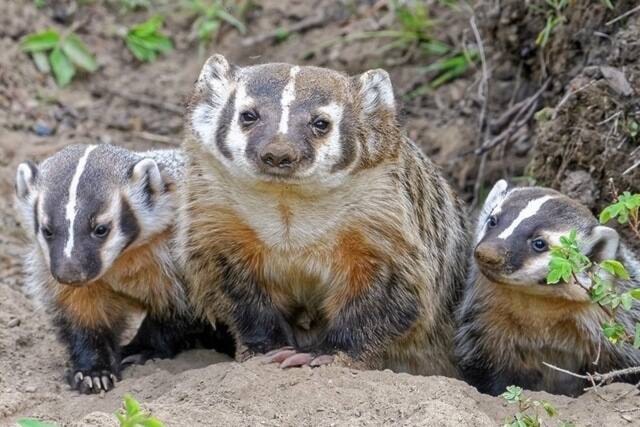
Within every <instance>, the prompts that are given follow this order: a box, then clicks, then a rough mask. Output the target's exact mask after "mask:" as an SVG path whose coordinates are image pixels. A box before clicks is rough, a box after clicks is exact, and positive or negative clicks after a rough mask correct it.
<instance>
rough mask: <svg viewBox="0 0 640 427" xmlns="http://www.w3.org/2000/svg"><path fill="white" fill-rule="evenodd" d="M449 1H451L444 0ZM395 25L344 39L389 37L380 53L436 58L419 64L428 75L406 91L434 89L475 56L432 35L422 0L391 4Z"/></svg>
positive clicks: (432, 25) (456, 74) (458, 73)
mask: <svg viewBox="0 0 640 427" xmlns="http://www.w3.org/2000/svg"><path fill="white" fill-rule="evenodd" d="M448 3H453V2H448ZM392 4H393V7H394V11H395V18H396V28H391V29H386V30H379V31H365V32H359V33H355V34H352V35H350V36H347V38H346V39H347V40H358V39H368V38H383V39H389V40H390V42H389V43H387V44H386V45H383V46H382V47H381V48H380V49H379V53H380V54H385V53H386V52H389V51H391V50H400V51H403V52H405V55H404V56H403V60H404V61H408V60H410V59H412V58H414V57H425V58H434V57H435V58H436V59H435V60H434V61H433V62H432V63H431V64H429V65H427V66H425V67H422V68H421V70H420V71H421V72H422V73H424V74H429V75H430V76H431V77H430V81H429V83H428V84H426V85H422V86H420V87H418V88H417V89H416V90H414V91H413V92H411V93H410V94H408V97H410V98H411V97H414V96H418V95H421V94H423V93H425V92H428V91H429V90H430V89H434V88H437V87H438V86H441V85H443V84H445V83H448V82H450V81H451V80H454V79H455V78H457V77H459V76H461V75H463V74H464V73H466V72H467V71H468V70H469V69H470V68H471V67H472V66H473V64H474V63H475V62H476V61H477V59H478V52H477V51H476V50H475V49H463V50H459V49H454V48H452V47H451V46H449V45H448V44H447V43H445V42H443V41H441V40H439V39H438V38H437V37H435V35H434V32H435V30H436V28H435V25H436V21H434V20H432V19H431V17H430V15H429V10H428V8H427V6H426V4H425V2H421V1H413V2H403V3H402V4H400V3H399V2H398V1H394V2H393V3H392Z"/></svg>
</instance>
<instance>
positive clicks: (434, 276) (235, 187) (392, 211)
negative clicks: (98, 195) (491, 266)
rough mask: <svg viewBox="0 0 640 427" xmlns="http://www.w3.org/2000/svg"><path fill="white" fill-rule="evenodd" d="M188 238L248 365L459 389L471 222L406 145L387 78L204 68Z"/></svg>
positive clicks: (198, 287)
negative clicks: (455, 382) (438, 378)
mask: <svg viewBox="0 0 640 427" xmlns="http://www.w3.org/2000/svg"><path fill="white" fill-rule="evenodd" d="M190 125H191V131H192V132H191V134H190V135H189V136H188V138H187V139H186V141H185V144H184V147H185V149H186V154H187V158H188V161H187V177H186V180H185V183H186V184H185V186H184V192H182V193H181V194H182V196H183V197H184V203H182V204H181V211H180V219H179V221H178V223H179V227H180V229H179V233H178V236H179V238H178V240H179V242H180V247H181V249H180V253H181V255H183V256H184V259H183V261H184V265H185V273H186V276H187V278H188V283H189V285H190V286H191V291H192V292H191V296H192V299H193V302H194V304H195V305H196V306H197V308H199V309H200V311H201V312H202V313H204V314H206V315H207V316H208V317H209V319H210V320H211V321H216V320H221V321H222V322H224V323H226V324H229V325H230V329H231V331H232V332H233V334H234V335H235V337H236V339H237V341H238V342H239V344H240V345H241V347H240V348H239V350H241V354H239V356H241V358H245V357H248V356H251V355H256V354H261V353H268V352H271V351H273V350H278V349H281V348H284V349H283V350H282V351H276V352H275V353H271V354H270V358H271V359H270V360H272V361H275V362H280V363H281V366H282V367H289V366H300V365H307V364H308V365H319V364H324V363H329V362H331V361H336V362H339V363H341V364H350V365H352V366H357V367H365V368H383V367H387V368H391V369H394V370H397V371H408V372H413V373H420V374H442V375H456V369H455V366H454V363H453V333H454V318H453V307H454V305H455V303H456V301H457V298H458V295H459V292H460V291H461V287H462V285H463V281H464V277H465V274H466V271H465V265H466V262H467V257H466V253H467V248H468V247H469V242H468V239H467V234H466V231H465V230H466V224H465V218H466V215H465V213H464V208H463V205H462V203H461V202H460V200H459V199H458V198H457V197H456V196H455V195H454V193H453V191H452V190H451V188H450V187H449V185H448V184H447V182H446V181H445V179H444V178H443V177H442V176H441V175H440V173H439V172H438V170H437V168H436V167H435V166H434V165H433V164H432V163H431V161H429V160H428V159H427V158H425V157H424V156H423V154H422V153H421V152H420V149H419V148H418V147H416V146H415V145H414V144H413V143H412V142H411V141H409V140H407V139H405V138H403V136H402V133H401V131H400V130H399V128H398V123H397V121H396V107H395V101H394V97H393V89H392V86H391V82H390V80H389V76H388V75H387V73H386V72H384V71H382V70H372V71H368V72H366V73H364V74H362V75H360V76H356V77H348V76H346V75H344V74H342V73H339V72H337V71H333V70H329V69H323V68H316V67H301V66H294V65H289V64H263V65H256V66H249V67H242V68H240V67H236V66H233V65H231V64H229V63H228V62H227V60H226V59H225V58H224V57H222V56H219V55H216V56H213V57H211V58H210V59H209V60H208V61H207V63H206V64H205V65H204V67H203V69H202V72H201V74H200V77H199V79H198V81H197V83H196V87H195V92H194V94H193V96H192V99H191V102H190Z"/></svg>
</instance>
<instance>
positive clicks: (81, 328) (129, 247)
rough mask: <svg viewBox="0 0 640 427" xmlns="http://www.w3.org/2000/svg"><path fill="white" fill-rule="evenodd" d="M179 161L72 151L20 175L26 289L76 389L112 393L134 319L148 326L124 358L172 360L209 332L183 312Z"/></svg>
mask: <svg viewBox="0 0 640 427" xmlns="http://www.w3.org/2000/svg"><path fill="white" fill-rule="evenodd" d="M183 167H184V165H183V158H182V154H181V153H180V152H178V151H175V150H174V151H171V150H166V151H154V152H146V153H134V152H131V151H128V150H125V149H122V148H117V147H114V146H110V145H72V146H69V147H66V148H65V149H63V150H61V151H60V152H58V153H57V154H55V155H53V156H52V157H50V158H48V159H46V160H45V161H44V162H42V164H40V165H39V166H36V165H35V164H33V163H31V162H26V163H22V164H21V165H20V166H19V167H18V171H17V177H16V193H17V205H18V208H19V211H20V214H21V217H22V223H23V225H24V226H25V227H26V231H27V233H28V235H29V237H30V238H31V243H30V246H29V248H28V252H27V255H26V259H25V268H26V273H27V286H28V289H29V290H30V291H31V292H32V293H33V294H35V296H37V297H38V298H39V299H40V300H41V301H42V302H43V303H44V304H45V305H46V306H47V307H48V308H49V309H50V311H52V312H53V316H54V322H55V325H56V326H57V328H58V330H59V335H60V337H61V339H62V341H63V342H64V344H66V346H67V348H68V350H69V354H70V358H71V365H72V366H71V367H72V370H71V372H70V374H69V378H68V381H69V383H70V384H71V386H72V387H73V388H74V389H78V390H79V391H81V392H85V393H91V392H99V391H100V390H105V391H106V390H109V389H111V388H113V386H114V385H115V382H116V380H117V379H118V376H119V374H120V362H121V352H120V346H119V339H120V334H121V332H122V329H123V328H124V326H125V322H126V321H127V319H128V317H129V315H130V314H131V313H132V312H135V311H136V310H139V309H142V310H146V311H147V316H146V318H145V320H144V321H143V324H142V326H141V328H140V330H139V332H138V335H137V336H136V337H135V338H134V339H133V341H132V342H131V343H130V344H129V345H128V346H127V347H125V348H124V350H123V353H122V354H123V355H124V356H129V357H130V359H132V360H137V361H140V360H144V359H146V358H149V357H170V356H172V355H174V354H175V353H176V352H177V351H178V350H179V349H181V348H183V347H185V346H187V344H188V341H189V340H190V339H192V338H193V339H195V337H197V334H198V333H199V332H200V331H202V334H203V337H205V336H206V335H207V333H208V331H210V330H211V329H210V325H208V324H207V325H204V324H202V323H200V322H197V321H193V320H192V319H191V317H190V316H189V315H188V314H187V313H186V312H185V310H186V298H185V292H184V288H183V283H182V281H181V278H180V275H179V274H178V270H177V269H176V267H175V264H174V261H173V260H174V257H173V253H172V233H173V227H174V219H175V215H176V209H177V206H176V203H177V200H176V199H177V197H176V190H175V188H176V185H175V181H176V180H177V179H179V177H180V176H181V173H182V172H181V171H182V169H183Z"/></svg>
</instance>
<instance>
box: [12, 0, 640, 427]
mask: <svg viewBox="0 0 640 427" xmlns="http://www.w3.org/2000/svg"><path fill="white" fill-rule="evenodd" d="M59 3H61V4H67V3H70V2H59ZM96 3H97V4H92V5H90V6H86V7H80V8H79V9H78V10H77V11H76V12H75V17H74V19H75V20H83V19H84V20H86V21H87V24H85V25H84V26H82V27H81V28H80V29H79V30H78V33H79V34H80V35H81V36H82V38H83V39H84V40H85V41H86V42H87V43H88V44H90V45H91V46H92V48H93V49H94V52H96V53H97V57H98V61H99V63H100V65H101V68H100V70H99V71H98V72H97V73H96V74H94V75H93V76H91V77H85V78H82V77H81V78H79V79H78V80H76V81H74V82H73V84H72V85H71V86H70V87H69V88H67V89H58V88H57V87H56V86H55V84H54V83H53V82H52V81H51V79H50V78H49V77H46V76H43V75H40V74H39V73H38V72H37V71H36V70H35V68H34V66H33V64H32V63H31V61H30V60H29V59H28V58H27V57H26V56H25V55H24V54H23V53H22V52H21V51H20V49H19V45H18V41H19V39H20V37H22V36H23V35H24V34H26V33H29V32H32V31H34V30H36V29H42V28H46V27H48V26H51V25H54V26H56V25H58V24H55V23H53V21H52V19H51V17H50V13H51V11H49V10H36V9H35V7H34V6H33V5H32V3H31V2H27V1H25V2H15V1H11V0H0V11H1V13H0V425H12V423H13V422H14V421H15V420H16V419H17V418H19V417H23V416H35V417H39V418H42V419H47V420H54V421H58V422H60V423H61V424H62V425H105V426H106V425H116V419H115V417H114V416H113V415H112V414H113V412H114V411H116V410H117V409H118V408H119V407H120V402H121V399H122V395H123V394H124V393H125V392H131V393H133V394H134V395H135V396H136V397H137V398H138V399H139V400H140V401H142V402H143V403H144V405H145V407H147V408H148V409H150V410H152V412H153V414H154V415H156V416H157V417H159V418H161V419H162V420H163V421H165V422H166V424H167V425H170V426H171V425H176V426H177V425H257V424H264V425H300V424H305V425H378V424H394V425H443V426H444V425H446V426H449V425H451V426H454V425H455V426H460V425H465V426H467V425H468V426H484V425H487V426H489V425H497V424H501V423H502V422H503V421H504V419H505V417H507V416H509V415H510V414H513V413H514V411H515V408H513V407H512V406H508V405H507V404H506V403H505V402H504V401H503V400H502V399H500V398H493V397H489V396H485V395H481V394H479V393H477V392H476V391H475V389H473V388H471V387H469V386H467V385H465V384H464V383H462V382H460V381H457V380H451V379H445V378H440V377H430V378H427V377H415V376H409V375H398V374H394V373H391V372H386V371H385V372H357V371H351V370H347V369H342V368H332V367H325V368H320V369H316V370H310V369H294V370H288V371H281V370H279V369H278V368H276V367H274V366H265V365H263V364H261V363H260V362H259V361H257V360H251V361H248V362H246V363H243V364H237V363H234V362H232V361H230V360H229V359H226V358H224V357H223V356H220V355H218V354H216V353H213V352H207V351H191V352H187V353H185V354H182V355H180V356H179V357H177V358H176V359H175V360H162V361H152V362H149V363H147V364H146V365H145V366H136V367H132V368H130V369H127V370H126V371H125V372H124V379H123V381H122V382H121V383H119V384H118V386H117V388H116V389H115V390H114V391H112V392H110V393H107V394H106V395H100V396H80V395H78V394H77V393H75V392H72V391H70V390H69V389H68V387H67V386H66V385H65V384H64V383H63V380H62V378H63V372H64V369H65V362H66V355H65V352H64V350H63V348H62V347H61V345H60V344H59V343H58V342H57V341H56V339H55V333H54V330H53V328H52V327H51V325H50V323H49V320H48V317H47V315H46V313H43V312H42V311H41V310H39V309H38V308H37V307H36V306H35V305H34V303H33V301H31V300H29V299H28V298H27V297H26V296H25V294H24V293H23V290H22V288H23V278H22V276H21V273H20V253H21V248H22V247H24V240H23V236H22V233H21V231H20V228H19V224H17V222H16V218H15V214H14V211H13V176H14V172H15V168H16V166H17V164H18V163H19V162H20V161H22V160H24V159H33V160H39V159H42V158H44V157H46V156H47V155H49V154H51V153H52V152H54V151H56V150H57V149H59V148H60V147H62V146H64V145H66V144H70V143H78V142H82V143H86V142H94V143H95V142H111V143H116V144H122V145H124V146H127V147H131V148H150V147H166V146H173V145H177V144H179V141H180V135H181V132H182V111H183V105H184V101H185V99H186V97H187V96H188V94H189V91H190V88H191V85H192V83H193V80H194V79H195V77H196V76H197V74H198V71H199V68H200V66H201V64H202V62H203V60H204V58H203V57H201V56H198V54H197V47H196V46H195V45H194V43H193V42H192V41H191V40H190V39H189V37H188V33H189V31H188V22H186V21H185V20H184V19H183V18H181V17H179V16H175V17H171V18H170V19H168V22H167V25H168V27H169V29H170V31H171V33H172V34H175V35H176V36H175V38H174V42H175V44H176V50H175V51H174V52H172V53H171V54H170V55H168V56H166V57H162V58H161V59H160V60H158V61H157V62H154V63H153V64H146V65H139V64H137V63H135V62H134V61H133V59H132V58H131V57H130V56H129V54H128V53H127V52H126V50H125V49H124V47H123V46H122V41H121V40H119V39H118V38H117V37H116V36H114V35H113V34H114V28H116V27H117V26H118V25H123V24H125V25H128V24H131V23H133V22H137V21H140V20H141V19H142V18H143V17H145V15H144V13H142V12H140V13H133V14H127V15H126V16H120V15H118V14H117V12H114V11H113V10H110V9H108V8H106V7H105V6H103V5H101V3H100V2H96ZM261 3H262V8H261V9H259V10H258V11H257V12H254V13H253V15H251V16H250V19H251V22H252V24H251V26H250V34H249V36H254V35H256V34H261V33H262V32H264V31H272V30H273V29H274V28H276V27H277V26H279V25H289V24H291V23H292V22H296V21H299V20H300V19H302V18H304V17H305V16H308V15H310V14H312V13H315V12H316V11H318V10H323V11H327V13H335V16H333V18H332V19H331V20H329V21H328V22H326V23H325V24H324V25H323V26H322V27H321V28H314V29H311V30H309V31H307V32H305V33H304V34H296V35H293V36H292V37H291V38H290V39H288V40H287V41H286V42H285V43H281V44H276V45H273V46H272V45H270V44H266V45H265V44H264V43H262V44H260V43H258V44H254V45H252V46H243V45H242V44H241V43H240V39H239V37H238V35H237V34H235V32H233V31H226V32H225V33H223V34H222V36H221V37H220V38H219V40H218V41H217V43H216V48H215V51H218V52H222V53H224V54H226V55H228V56H229V57H230V58H231V59H232V60H237V61H239V62H241V63H244V64H247V63H251V62H259V61H289V62H296V63H311V64H316V65H323V66H329V67H333V68H337V69H342V70H346V71H349V72H354V73H355V72H360V71H362V70H363V69H366V68H367V67H371V66H380V65H382V66H385V64H384V62H381V59H380V58H377V59H376V58H375V55H372V54H371V52H375V47H376V45H375V44H373V45H367V44H366V43H365V44H364V45H358V46H355V47H354V46H342V47H339V48H338V47H335V46H334V47H329V48H318V49H317V50H315V51H314V53H313V55H309V54H308V51H310V50H313V49H312V48H313V47H314V46H321V45H322V44H323V42H324V41H326V40H328V39H330V38H334V37H335V36H336V34H342V33H346V32H349V31H353V30H354V28H358V29H370V28H369V27H375V25H376V22H375V20H374V19H359V20H354V19H351V18H349V17H348V16H344V13H343V12H341V11H340V10H338V11H334V10H333V7H334V6H333V5H334V2H328V1H324V0H323V1H320V2H318V3H320V4H319V5H316V6H315V7H314V8H310V7H309V4H308V3H305V2H301V1H295V0H290V1H287V2H277V1H265V2H261ZM433 3H435V2H433ZM363 8H364V7H363ZM363 10H365V9H363ZM366 10H368V9H366ZM435 10H436V11H438V9H437V7H436V8H435ZM360 12H361V11H357V13H360ZM442 13H443V14H445V15H442V16H441V17H442V18H443V19H448V18H450V20H449V21H447V22H449V23H450V25H448V26H447V28H446V31H447V33H451V34H446V35H443V37H447V38H450V39H453V38H455V37H457V36H456V34H462V33H466V34H467V36H469V29H468V28H467V17H462V18H461V19H458V20H456V19H455V17H452V16H448V15H446V13H451V12H447V11H443V12H442ZM365 53H366V54H365ZM305 58H306V59H305ZM390 71H391V74H392V79H393V81H394V84H395V85H396V90H397V91H398V94H399V95H401V94H404V93H407V92H408V91H410V90H411V89H413V88H415V85H416V82H417V79H416V77H415V76H416V73H415V67H413V66H411V65H407V66H404V67H392V68H390ZM498 71H500V70H498ZM505 75H506V74H505ZM496 79H497V83H496V87H497V88H498V89H497V92H498V95H500V93H509V94H512V95H514V94H515V93H516V92H518V88H521V87H524V86H523V85H521V84H520V82H518V81H516V80H515V79H513V75H512V76H511V77H510V78H509V77H504V78H502V80H501V77H500V73H497V76H496ZM478 81H479V72H478V71H477V70H476V71H475V72H472V73H470V74H469V75H467V76H465V77H464V78H462V79H459V80H457V81H455V82H454V83H452V84H450V85H446V86H444V87H442V88H441V89H438V90H437V91H435V92H433V93H431V94H429V95H426V96H423V97H419V98H417V99H412V100H405V103H404V107H405V108H404V113H403V114H404V115H403V120H404V121H405V123H406V128H407V132H408V133H409V135H411V136H412V137H413V138H414V139H416V140H417V141H418V142H419V143H420V144H421V145H422V146H423V147H424V149H425V151H426V152H427V153H428V154H429V155H431V156H432V157H433V158H434V159H435V160H436V161H437V162H438V163H440V164H441V165H442V166H443V169H444V170H445V172H446V173H447V174H448V176H449V177H450V178H451V180H452V182H453V183H454V184H455V185H456V186H457V188H458V189H459V190H460V191H461V192H462V193H463V194H464V195H465V196H466V197H467V198H469V197H470V193H469V190H470V188H472V187H473V179H474V178H475V177H476V174H477V161H476V160H475V159H474V158H468V157H467V158H461V157H460V154H461V153H463V152H464V151H467V150H468V149H469V147H474V146H475V144H476V140H477V130H476V128H477V114H478V111H479V109H480V107H481V103H480V102H479V101H478V97H477V84H478ZM515 86H517V88H516V89H515V92H514V87H515ZM525 89H526V88H525ZM525 89H522V91H523V96H524V95H526V94H527V93H530V88H529V89H527V90H525ZM527 91H529V92H527ZM498 98H499V96H498ZM504 98H505V101H504V104H500V103H499V102H498V103H497V104H495V105H492V106H491V109H494V110H496V111H498V110H500V109H504V108H506V107H505V105H507V104H508V102H513V101H514V96H511V98H512V99H511V101H509V99H508V97H506V96H504ZM141 100H142V102H140V101H141ZM146 100H149V101H150V102H145V101H146ZM42 126H44V127H45V128H48V129H49V130H50V135H48V136H38V135H36V132H35V130H34V129H35V128H36V127H40V128H42ZM525 139H526V138H525ZM523 141H524V139H523ZM530 148H531V146H530V145H528V146H527V145H526V144H525V146H524V148H523V146H522V144H520V147H516V154H513V152H512V151H510V150H511V149H507V150H506V152H505V151H503V152H501V154H500V156H499V157H497V159H495V160H491V159H490V161H489V162H488V166H487V170H486V174H485V176H486V177H487V178H493V177H496V176H500V175H504V174H508V175H518V174H522V173H523V170H524V166H525V165H526V163H527V161H528V157H527V153H528V151H529V149H530ZM510 153H511V154H510ZM505 156H506V159H505ZM631 391H633V390H632V387H631V386H628V385H612V386H609V387H606V388H605V389H603V390H602V391H601V396H596V395H595V394H594V393H587V394H585V395H584V396H582V397H581V398H579V399H570V398H566V397H561V396H549V395H545V394H543V393H532V394H531V395H532V397H539V398H545V399H547V400H549V401H551V402H553V403H554V404H555V405H556V406H557V407H558V409H559V412H560V418H562V419H564V420H569V421H573V422H575V423H576V425H581V426H582V425H585V426H601V425H608V426H615V425H621V426H627V425H633V424H635V425H640V411H639V410H636V409H638V407H640V398H639V397H638V394H637V392H634V393H630V392H631ZM622 394H626V396H624V397H622V398H619V396H621V395H622ZM605 399H607V400H614V399H615V400H614V401H612V402H608V401H607V400H605ZM556 424H557V421H555V420H548V425H556Z"/></svg>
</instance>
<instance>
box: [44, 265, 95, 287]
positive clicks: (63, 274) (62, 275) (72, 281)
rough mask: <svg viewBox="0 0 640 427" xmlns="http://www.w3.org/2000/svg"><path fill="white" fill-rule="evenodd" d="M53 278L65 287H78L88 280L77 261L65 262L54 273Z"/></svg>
mask: <svg viewBox="0 0 640 427" xmlns="http://www.w3.org/2000/svg"><path fill="white" fill-rule="evenodd" d="M52 273H53V277H54V278H55V279H56V280H57V281H58V282H59V283H62V284H65V285H77V284H80V283H83V282H85V281H86V280H87V277H86V274H85V273H84V271H83V269H82V267H81V265H80V263H79V262H77V261H65V262H62V263H61V264H60V266H59V267H58V268H56V269H55V271H53V272H52Z"/></svg>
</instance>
